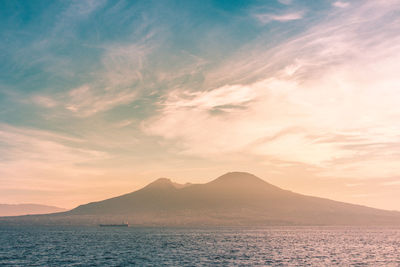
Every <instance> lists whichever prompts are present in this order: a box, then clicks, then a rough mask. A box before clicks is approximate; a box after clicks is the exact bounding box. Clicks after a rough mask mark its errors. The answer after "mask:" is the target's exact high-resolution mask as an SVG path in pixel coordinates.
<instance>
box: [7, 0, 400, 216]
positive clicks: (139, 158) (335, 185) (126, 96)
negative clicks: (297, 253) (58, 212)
mask: <svg viewBox="0 0 400 267" xmlns="http://www.w3.org/2000/svg"><path fill="white" fill-rule="evenodd" d="M0 40H1V41H0V62H1V64H0V203H39V204H48V205H56V206H60V207H65V208H73V207H75V206H77V205H79V204H82V203H86V202H89V201H96V200H101V199H105V198H108V197H112V196H116V195H119V194H123V193H127V192H131V191H134V190H137V189H139V188H141V187H142V186H144V185H146V184H147V183H149V182H151V181H153V180H155V179H157V178H159V177H169V178H171V179H172V180H174V181H176V182H180V183H184V182H193V183H204V182H208V181H210V180H212V179H214V178H216V177H218V176H219V175H222V174H224V173H226V172H228V171H247V172H251V173H253V174H255V175H257V176H259V177H261V178H263V179H265V180H266V181H268V182H270V183H272V184H275V185H277V186H280V187H283V188H285V189H289V190H292V191H295V192H299V193H303V194H309V195H315V196H321V197H327V198H331V199H335V200H340V201H346V202H351V203H357V204H363V205H368V206H372V207H377V208H384V209H397V210H400V0H379V1H377V0H370V1H368V0H359V1H357V0H354V1H344V0H343V1H334V0H332V1H331V0H321V1H309V0H276V1H275V0H264V1H261V0H260V1H250V0H244V1H233V0H220V1H207V0H201V1H163V0H161V1H12V0H10V1H5V0H4V1H0Z"/></svg>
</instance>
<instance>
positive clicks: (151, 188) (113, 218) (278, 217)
mask: <svg viewBox="0 0 400 267" xmlns="http://www.w3.org/2000/svg"><path fill="white" fill-rule="evenodd" d="M33 217H34V218H32V217H29V216H28V217H24V218H22V219H21V217H20V219H21V220H25V221H29V220H31V221H32V219H34V220H35V221H36V222H47V223H49V222H52V223H63V224H65V223H68V224H76V223H85V224H96V223H107V222H109V223H115V222H121V221H125V220H129V222H130V223H131V224H133V225H170V226H181V225H382V224H385V225H400V212H395V211H385V210H379V209H373V208H368V207H364V206H360V205H353V204H347V203H342V202H338V201H332V200H328V199H323V198H317V197H311V196H305V195H301V194H297V193H293V192H290V191H287V190H283V189H280V188H278V187H276V186H274V185H271V184H269V183H267V182H265V181H264V180H262V179H260V178H258V177H256V176H254V175H252V174H249V173H243V172H232V173H227V174H225V175H222V176H221V177H219V178H217V179H215V180H213V181H211V182H209V183H206V184H186V185H179V184H176V183H173V182H172V181H170V180H169V179H166V178H161V179H158V180H156V181H154V182H153V183H151V184H149V185H147V186H146V187H144V188H142V189H140V190H138V191H135V192H132V193H129V194H125V195H122V196H118V197H115V198H110V199H106V200H103V201H99V202H92V203H89V204H85V205H81V206H79V207H77V208H75V209H73V210H71V211H68V212H64V213H58V214H54V215H45V216H36V217H35V216H33Z"/></svg>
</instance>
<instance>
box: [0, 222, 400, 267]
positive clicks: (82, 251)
mask: <svg viewBox="0 0 400 267" xmlns="http://www.w3.org/2000/svg"><path fill="white" fill-rule="evenodd" d="M306 265H307V266H310V265H311V266H335V265H337V266H400V228H355V227H267V228H201V229H198V228H196V229H192V228H179V229H178V228H137V227H129V228H128V227H126V228H122V227H121V228H111V227H72V226H71V227H61V226H59V227H22V226H21V227H5V226H0V266H306Z"/></svg>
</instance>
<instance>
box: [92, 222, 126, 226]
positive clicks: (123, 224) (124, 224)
mask: <svg viewBox="0 0 400 267" xmlns="http://www.w3.org/2000/svg"><path fill="white" fill-rule="evenodd" d="M99 226H100V227H128V226H129V224H128V223H127V222H124V223H121V224H99Z"/></svg>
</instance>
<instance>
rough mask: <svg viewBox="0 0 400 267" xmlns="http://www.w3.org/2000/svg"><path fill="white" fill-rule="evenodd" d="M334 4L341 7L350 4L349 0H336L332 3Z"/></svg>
mask: <svg viewBox="0 0 400 267" xmlns="http://www.w3.org/2000/svg"><path fill="white" fill-rule="evenodd" d="M332 6H334V7H339V8H346V7H348V6H350V3H349V2H342V1H336V2H333V3H332Z"/></svg>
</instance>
